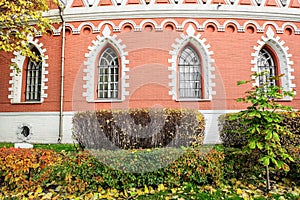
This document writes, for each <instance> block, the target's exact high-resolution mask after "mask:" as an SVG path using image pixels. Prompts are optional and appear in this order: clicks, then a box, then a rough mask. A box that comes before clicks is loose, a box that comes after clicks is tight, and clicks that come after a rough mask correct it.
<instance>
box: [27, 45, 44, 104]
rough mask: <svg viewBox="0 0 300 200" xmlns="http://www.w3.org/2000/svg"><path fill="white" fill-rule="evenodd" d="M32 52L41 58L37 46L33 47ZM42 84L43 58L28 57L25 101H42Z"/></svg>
mask: <svg viewBox="0 0 300 200" xmlns="http://www.w3.org/2000/svg"><path fill="white" fill-rule="evenodd" d="M32 52H34V53H35V55H36V56H37V57H38V58H41V54H40V53H39V51H38V50H37V49H36V48H33V49H32ZM41 84H42V62H41V60H33V59H28V63H27V67H26V86H25V101H41Z"/></svg>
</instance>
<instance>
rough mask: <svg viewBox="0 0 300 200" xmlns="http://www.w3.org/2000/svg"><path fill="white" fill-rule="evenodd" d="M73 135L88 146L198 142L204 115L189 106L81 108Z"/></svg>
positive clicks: (140, 145)
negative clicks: (110, 108)
mask: <svg viewBox="0 0 300 200" xmlns="http://www.w3.org/2000/svg"><path fill="white" fill-rule="evenodd" d="M73 136H74V138H75V139H76V140H77V141H78V143H79V144H80V145H81V146H82V147H83V148H86V149H139V148H156V147H166V146H168V147H180V146H189V145H191V144H197V145H199V144H202V143H203V139H204V117H203V115H202V114H201V113H200V112H198V111H195V110H188V109H129V110H99V111H96V112H81V113H77V114H76V115H75V116H74V118H73Z"/></svg>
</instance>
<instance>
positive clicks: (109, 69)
mask: <svg viewBox="0 0 300 200" xmlns="http://www.w3.org/2000/svg"><path fill="white" fill-rule="evenodd" d="M97 97H98V99H118V98H119V58H118V56H117V53H116V52H115V51H114V49H112V48H111V47H107V48H106V49H105V50H104V51H103V53H102V54H101V56H100V59H99V66H98V88H97Z"/></svg>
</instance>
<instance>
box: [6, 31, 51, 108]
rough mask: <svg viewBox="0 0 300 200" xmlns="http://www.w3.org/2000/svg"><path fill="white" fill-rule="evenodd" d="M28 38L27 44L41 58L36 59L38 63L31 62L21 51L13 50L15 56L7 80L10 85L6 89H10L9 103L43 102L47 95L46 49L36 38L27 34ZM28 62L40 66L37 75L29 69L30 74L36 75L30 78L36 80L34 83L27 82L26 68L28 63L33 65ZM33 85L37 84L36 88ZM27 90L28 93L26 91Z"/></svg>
mask: <svg viewBox="0 0 300 200" xmlns="http://www.w3.org/2000/svg"><path fill="white" fill-rule="evenodd" d="M28 40H29V45H30V46H32V49H35V51H37V52H38V54H39V55H40V58H41V60H40V61H38V63H33V62H30V61H29V62H26V57H25V56H23V55H21V52H14V55H15V57H14V58H13V59H12V60H11V61H12V63H14V64H15V66H12V67H11V68H10V69H11V73H10V77H11V79H10V81H9V84H10V86H11V87H10V88H9V89H8V90H9V91H10V94H9V95H8V98H9V99H10V101H11V103H42V102H44V100H45V98H47V96H48V95H47V93H46V91H47V89H48V86H46V83H47V82H48V78H46V75H47V74H48V71H47V68H48V64H47V62H46V61H47V59H48V56H47V55H45V53H46V49H45V48H42V47H43V44H42V43H39V41H38V39H34V38H33V37H31V36H29V37H28ZM30 63H31V64H38V65H39V68H40V69H39V70H38V72H37V73H39V74H37V75H35V72H32V71H31V72H32V73H31V75H35V76H36V77H32V78H33V79H34V80H35V81H38V83H36V84H35V83H34V84H31V83H29V79H30V77H28V76H30V74H28V73H27V72H26V70H27V67H28V64H29V67H31V68H32V67H33V65H30ZM36 67H37V66H36ZM24 76H25V78H24ZM37 76H38V77H37ZM38 79H40V80H38ZM35 86H38V88H34V87H35ZM26 87H28V89H26ZM29 87H31V88H29ZM26 90H27V92H26ZM28 91H29V92H30V93H28ZM26 93H27V94H26Z"/></svg>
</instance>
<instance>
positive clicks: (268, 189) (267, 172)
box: [266, 166, 271, 192]
mask: <svg viewBox="0 0 300 200" xmlns="http://www.w3.org/2000/svg"><path fill="white" fill-rule="evenodd" d="M266 183H267V192H269V191H270V190H271V187H270V173H269V166H266Z"/></svg>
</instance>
